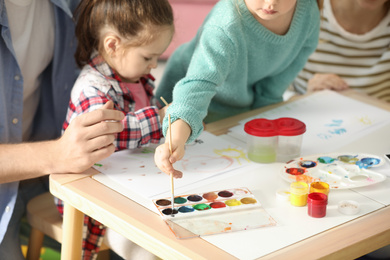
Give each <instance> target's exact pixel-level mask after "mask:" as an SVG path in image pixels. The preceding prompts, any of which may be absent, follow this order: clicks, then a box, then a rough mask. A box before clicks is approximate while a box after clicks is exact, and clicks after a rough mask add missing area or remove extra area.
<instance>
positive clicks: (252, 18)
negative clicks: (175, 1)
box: [155, 0, 322, 177]
mask: <svg viewBox="0 0 390 260" xmlns="http://www.w3.org/2000/svg"><path fill="white" fill-rule="evenodd" d="M321 5H322V1H321V0H318V1H316V0H221V1H219V2H218V3H217V4H216V5H215V7H214V8H213V9H212V11H211V12H210V14H209V15H208V16H207V18H206V19H205V21H204V23H203V25H202V26H201V28H200V29H199V31H198V33H197V35H196V37H195V38H194V39H193V40H192V41H190V42H188V43H186V44H183V45H182V46H180V47H179V48H177V50H176V51H175V52H174V53H173V55H172V56H171V58H170V59H169V60H168V63H167V67H166V71H165V73H164V76H163V78H162V81H161V84H160V85H159V87H158V89H157V93H156V96H157V97H160V96H163V97H164V98H165V99H166V100H167V101H168V102H172V103H171V105H170V106H169V108H168V110H167V114H170V115H171V122H172V128H171V131H172V151H173V153H172V155H170V154H169V149H168V139H169V138H166V140H167V141H166V143H165V144H162V145H160V146H159V147H158V148H157V150H156V154H155V161H156V164H157V166H158V167H159V168H160V169H161V170H162V171H164V172H165V173H168V174H171V173H172V174H174V176H175V177H181V175H182V173H181V172H178V171H176V170H174V168H173V166H172V164H173V163H174V162H176V161H178V160H180V159H181V158H182V157H183V155H184V145H185V143H186V142H190V141H192V140H194V139H195V138H196V137H198V136H199V134H200V133H201V131H202V130H203V124H202V123H203V121H204V122H206V123H208V122H212V121H216V120H219V119H223V118H226V117H229V116H233V115H236V114H239V113H243V112H245V111H249V110H251V109H255V108H258V107H262V106H267V105H271V104H274V103H277V102H281V101H282V100H283V93H284V92H285V90H286V89H287V87H288V85H289V84H290V83H291V82H292V81H293V80H294V79H295V77H296V75H297V74H298V72H299V71H300V70H301V69H302V68H303V67H304V65H305V63H306V61H307V59H308V57H309V55H310V54H311V53H312V52H313V51H314V50H315V49H316V46H317V43H318V36H319V24H320V11H319V9H320V7H321ZM167 128H168V118H167V117H165V119H164V124H163V132H164V135H165V136H167Z"/></svg>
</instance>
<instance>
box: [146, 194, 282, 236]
mask: <svg viewBox="0 0 390 260" xmlns="http://www.w3.org/2000/svg"><path fill="white" fill-rule="evenodd" d="M153 203H154V205H155V206H156V207H157V209H158V211H159V213H160V215H161V216H162V218H163V219H164V220H165V221H166V223H167V224H168V226H169V227H170V228H171V230H172V231H173V233H174V234H175V235H176V237H177V238H190V237H196V236H204V235H212V234H218V233H223V232H233V231H239V230H247V229H253V228H260V227H265V226H273V225H276V222H275V220H274V219H273V218H272V217H271V216H270V215H269V214H268V213H267V212H266V211H265V210H264V209H263V208H262V207H261V204H260V203H259V201H258V200H257V199H256V198H255V196H254V195H253V194H252V193H251V192H250V191H249V190H248V189H247V188H237V189H227V190H220V191H211V192H205V193H199V194H189V195H183V196H178V197H175V199H174V207H173V209H172V204H171V199H170V198H164V199H157V200H153Z"/></svg>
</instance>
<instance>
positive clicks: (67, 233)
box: [61, 203, 84, 260]
mask: <svg viewBox="0 0 390 260" xmlns="http://www.w3.org/2000/svg"><path fill="white" fill-rule="evenodd" d="M83 222H84V214H83V213H82V212H81V211H79V210H77V209H75V208H74V207H72V206H71V205H69V204H68V203H64V222H63V227H62V245H61V260H69V259H72V260H79V259H81V248H82V242H83Z"/></svg>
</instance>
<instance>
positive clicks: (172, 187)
mask: <svg viewBox="0 0 390 260" xmlns="http://www.w3.org/2000/svg"><path fill="white" fill-rule="evenodd" d="M160 98H161V100H162V101H163V102H164V103H165V105H166V106H169V104H168V102H167V101H166V100H165V99H164V98H163V97H160ZM168 132H169V138H168V145H169V154H170V155H171V156H172V133H171V115H170V114H168ZM170 176H171V201H172V214H171V216H172V217H174V216H175V215H174V214H173V210H174V208H175V207H174V204H175V193H174V190H175V189H174V185H173V173H171V174H170Z"/></svg>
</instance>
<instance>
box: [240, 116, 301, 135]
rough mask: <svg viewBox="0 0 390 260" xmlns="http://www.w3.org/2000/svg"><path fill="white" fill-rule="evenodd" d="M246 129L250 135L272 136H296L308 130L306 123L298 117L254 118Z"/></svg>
mask: <svg viewBox="0 0 390 260" xmlns="http://www.w3.org/2000/svg"><path fill="white" fill-rule="evenodd" d="M244 131H245V132H246V133H248V134H250V135H254V136H260V137H271V136H277V135H283V136H296V135H301V134H303V133H304V132H306V125H305V124H304V123H303V122H301V121H299V120H298V119H295V118H291V117H282V118H278V119H274V120H269V119H265V118H258V119H253V120H251V121H249V122H247V123H246V124H245V126H244Z"/></svg>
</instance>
